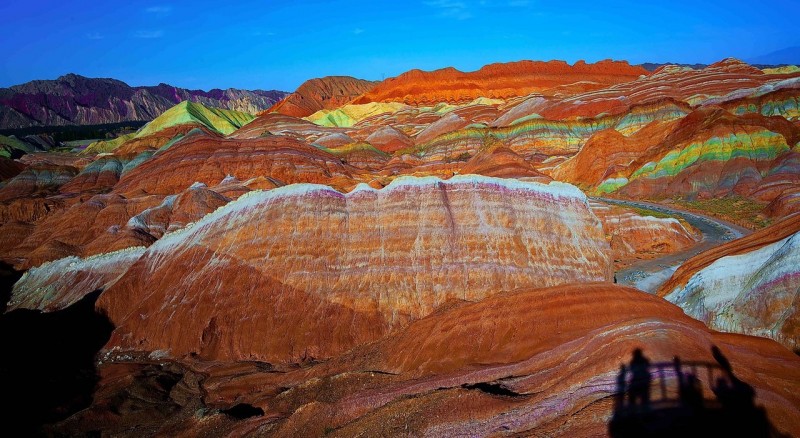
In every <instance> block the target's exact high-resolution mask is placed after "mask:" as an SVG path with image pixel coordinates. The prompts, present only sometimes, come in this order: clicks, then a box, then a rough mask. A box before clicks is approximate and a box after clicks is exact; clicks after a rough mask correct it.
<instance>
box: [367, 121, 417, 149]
mask: <svg viewBox="0 0 800 438" xmlns="http://www.w3.org/2000/svg"><path fill="white" fill-rule="evenodd" d="M366 141H367V143H369V144H371V145H373V146H375V147H376V148H378V149H380V150H382V151H383V152H387V153H390V154H391V153H392V152H397V151H399V150H401V149H406V148H408V147H409V146H412V145H413V144H414V140H412V139H411V138H409V137H408V136H407V135H405V134H404V133H402V132H400V131H398V130H397V129H395V128H393V127H391V126H385V127H383V128H380V129H378V130H376V131H375V132H373V133H372V134H370V135H369V136H368V137H367V139H366Z"/></svg>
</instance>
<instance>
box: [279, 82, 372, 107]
mask: <svg viewBox="0 0 800 438" xmlns="http://www.w3.org/2000/svg"><path fill="white" fill-rule="evenodd" d="M375 84H376V82H372V81H365V80H363V79H356V78H353V77H350V76H326V77H324V78H315V79H309V80H307V81H305V82H303V83H302V84H301V85H300V86H299V87H298V88H297V90H295V92H294V93H291V94H289V95H288V96H286V98H285V99H283V100H281V101H280V102H278V103H277V104H275V105H274V106H273V107H272V108H270V109H269V110H268V111H265V112H278V113H281V114H286V115H289V116H295V117H305V116H309V115H311V114H313V113H315V112H317V111H319V110H323V109H333V108H337V107H340V106H342V105H344V104H346V103H348V102H350V101H351V100H353V99H354V98H355V97H357V96H358V95H360V94H361V93H364V92H367V91H369V90H370V89H372V88H373V87H374V86H375Z"/></svg>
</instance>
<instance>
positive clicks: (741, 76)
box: [497, 58, 800, 126]
mask: <svg viewBox="0 0 800 438" xmlns="http://www.w3.org/2000/svg"><path fill="white" fill-rule="evenodd" d="M798 77H800V73H792V74H785V75H766V74H764V73H763V72H762V71H761V70H759V69H757V68H755V67H753V66H750V65H748V64H746V63H743V62H741V61H738V60H736V59H733V58H729V59H725V60H723V61H720V62H717V63H715V64H712V65H710V66H708V67H706V68H704V69H702V70H693V69H691V68H685V67H676V66H667V67H663V68H661V69H659V70H657V71H656V72H655V73H653V74H651V75H649V76H646V77H643V78H639V79H636V80H626V81H625V82H624V83H620V84H617V85H614V86H610V87H607V88H603V89H599V90H592V91H588V92H585V93H577V94H573V95H569V96H563V97H540V96H532V97H530V98H529V99H527V100H525V101H524V102H521V103H519V104H518V105H516V106H515V107H514V108H512V109H511V110H509V111H508V113H507V114H505V115H504V117H503V118H501V119H499V120H498V121H497V126H505V125H507V124H508V123H511V122H513V121H514V120H518V119H520V118H523V117H526V116H530V115H533V114H537V115H538V116H541V117H544V118H546V119H556V120H560V119H565V118H570V117H596V116H598V115H601V114H612V115H613V114H623V113H625V112H627V111H629V110H630V108H631V107H633V106H636V105H641V104H644V103H649V102H656V101H660V100H665V99H672V100H676V101H680V102H685V103H687V104H689V105H692V106H697V105H702V104H713V105H721V104H722V105H724V104H726V103H728V102H731V103H732V104H733V103H737V105H736V106H737V107H739V106H740V105H739V104H738V103H741V102H738V99H741V98H743V97H749V98H750V99H751V100H752V99H756V98H758V97H759V96H762V95H764V94H767V93H770V92H773V91H775V90H776V88H777V89H784V88H785V89H796V88H797V80H798ZM787 103H790V102H787ZM758 110H760V108H759V107H757V106H756V105H753V106H747V105H745V106H742V107H741V112H742V113H744V112H754V111H756V112H758Z"/></svg>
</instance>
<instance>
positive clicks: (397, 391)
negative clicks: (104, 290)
mask: <svg viewBox="0 0 800 438" xmlns="http://www.w3.org/2000/svg"><path fill="white" fill-rule="evenodd" d="M275 310H276V311H278V312H279V311H281V310H283V309H275ZM334 316H336V315H335V314H329V315H328V318H331V317H334ZM237 322H238V321H237ZM219 330H220V326H219V325H218V323H217V324H212V328H210V329H209V330H208V331H207V332H206V337H207V338H208V337H213V336H216V334H217V333H220V332H219ZM271 338H272V337H270V336H265V337H259V342H272V339H271ZM712 346H716V347H717V348H718V350H719V351H718V352H717V353H716V358H715V355H714V353H713V352H712ZM300 348H302V347H301V346H300ZM637 348H638V349H641V350H642V351H643V353H644V356H645V357H646V358H648V359H649V361H650V364H651V366H650V367H649V369H646V371H647V372H648V374H650V375H651V376H652V379H653V380H652V382H651V385H650V386H649V388H648V389H649V392H650V396H651V400H652V402H653V405H652V406H651V409H653V410H654V411H656V412H657V413H661V415H669V413H670V412H671V411H668V410H666V409H665V408H663V406H674V405H676V404H677V403H678V401H679V400H680V395H679V387H680V384H679V379H678V375H677V373H676V370H675V367H674V362H673V358H675V357H678V358H680V360H681V361H682V362H683V363H684V364H690V363H691V364H692V365H685V368H684V372H685V373H689V372H692V373H693V374H694V375H695V377H696V379H697V384H698V386H699V390H700V391H702V392H701V396H700V398H701V399H704V400H707V402H706V406H708V408H709V409H720V408H719V406H720V404H719V403H718V402H717V401H716V400H715V396H714V393H713V392H712V388H714V387H717V385H718V384H719V382H718V381H717V379H718V378H720V379H722V381H726V379H730V377H729V376H727V374H726V372H725V371H724V369H723V366H721V365H720V362H722V363H723V364H724V363H726V362H727V364H728V365H729V366H730V369H731V370H732V372H733V374H734V375H735V377H736V379H738V381H740V382H744V383H745V384H747V385H749V387H750V388H751V389H752V391H753V393H754V395H755V399H754V402H755V404H756V405H758V406H763V407H764V408H765V410H766V414H767V415H768V419H769V420H770V421H771V422H772V425H773V426H774V427H775V429H776V431H778V432H780V433H788V434H793V435H794V434H798V433H800V408H799V406H800V358H798V357H797V356H796V355H794V354H792V353H791V352H790V351H788V350H786V349H785V348H783V347H781V346H780V345H778V344H776V343H775V342H773V341H770V340H766V339H760V338H754V337H748V336H741V335H728V334H723V333H718V332H714V331H711V330H709V329H707V328H706V327H704V326H703V325H702V324H700V323H699V322H697V321H694V320H692V319H691V318H689V317H687V316H686V315H684V314H683V312H682V311H681V310H680V309H679V308H677V307H675V306H673V305H671V304H669V303H667V302H665V301H664V300H661V299H659V298H657V297H654V296H651V295H648V294H643V293H641V292H640V291H638V290H634V289H631V288H624V287H618V286H615V285H611V284H596V283H595V284H584V285H566V286H557V287H552V288H547V289H533V290H532V289H523V290H519V291H516V292H513V293H504V294H497V295H494V296H491V297H488V298H486V299H484V300H481V301H478V302H463V301H461V302H451V303H448V304H447V305H444V306H442V307H441V308H440V309H439V310H438V311H436V312H434V313H432V314H430V315H429V316H427V317H425V318H423V319H421V320H418V321H416V322H412V323H411V324H409V325H408V326H407V327H406V328H404V329H402V330H399V331H397V332H395V333H393V334H391V335H389V336H387V337H385V338H384V339H381V340H380V341H378V342H375V343H372V344H369V345H366V346H363V347H360V348H357V349H355V350H353V351H351V352H348V353H345V354H343V355H341V356H340V357H337V358H335V359H332V360H331V361H328V362H325V363H321V364H316V365H310V366H307V367H302V368H296V367H295V368H292V367H282V366H280V365H279V364H272V365H270V364H264V363H255V362H252V361H249V362H238V363H203V362H194V360H193V359H191V358H186V360H185V361H184V365H181V364H177V363H167V364H165V365H162V366H160V367H154V366H153V365H152V362H153V359H148V360H146V361H145V362H144V363H136V362H135V361H134V362H133V363H130V362H127V361H125V359H121V360H122V362H119V363H114V362H109V361H110V360H114V358H115V357H116V356H115V355H108V356H104V358H105V359H104V362H105V363H104V364H102V365H101V366H100V370H101V376H102V377H101V381H100V383H99V385H98V387H99V390H98V393H96V394H95V398H94V400H95V401H94V405H93V406H92V407H90V408H89V409H87V410H85V411H83V412H81V413H79V414H77V415H76V416H75V417H73V418H71V419H70V420H69V421H68V422H66V423H64V424H63V425H62V427H64V428H65V430H72V432H73V433H76V432H78V431H80V430H97V429H101V428H102V429H105V430H114V431H116V433H119V434H123V433H125V432H126V431H136V430H139V429H137V427H139V428H141V426H142V425H145V424H148V425H150V427H153V428H154V430H157V431H158V432H159V433H164V434H171V435H176V434H177V435H181V434H200V435H205V434H214V433H215V432H214V431H218V430H225V431H226V433H229V434H232V435H235V436H241V435H253V434H258V435H266V436H289V435H296V434H304V435H330V436H353V435H357V434H364V435H368V436H394V435H404V434H408V435H414V436H487V435H493V434H506V433H508V434H520V435H531V434H541V435H543V436H555V435H563V436H596V435H605V434H607V433H609V428H610V424H609V423H610V422H611V421H612V420H613V418H612V417H613V415H614V413H615V411H616V410H620V411H621V412H623V413H625V412H628V411H626V410H625V409H626V408H625V403H624V399H625V398H627V397H626V395H625V394H624V393H622V394H620V393H619V388H620V386H619V383H618V379H619V374H618V373H619V370H620V365H621V364H627V363H629V362H630V361H631V360H632V353H633V351H634V350H635V349H637ZM129 360H130V359H128V361H129ZM126 362H127V363H126ZM656 364H658V366H656ZM270 371H272V372H270ZM276 371H277V372H276ZM147 376H150V377H149V378H148V377H147ZM155 376H163V378H164V379H165V380H166V381H173V382H179V383H177V384H175V385H174V386H172V388H171V390H164V389H163V387H159V386H158V385H157V384H155V383H151V382H152V380H154V377H155ZM626 377H628V378H629V374H628V376H626ZM159 388H160V389H159ZM130 391H135V393H137V394H153V395H152V396H148V397H141V398H138V399H136V400H130V397H128V396H125V394H126V392H130ZM201 397H202V398H201ZM620 398H623V400H622V402H623V403H622V406H619V405H617V407H615V403H619V401H620ZM662 398H664V399H666V402H664V403H662V402H661V400H662ZM120 400H125V402H121V401H120ZM129 400H130V401H129ZM131 403H133V404H134V405H138V408H136V409H131ZM204 403H205V405H204ZM237 404H245V406H248V405H249V406H250V407H251V408H252V409H253V410H255V411H256V413H255V414H254V416H252V417H249V418H246V419H244V420H240V421H235V420H234V418H233V417H232V416H229V415H226V414H223V413H214V412H215V411H214V410H213V409H214V408H215V409H229V408H231V407H233V406H234V405H237ZM182 407H185V408H182ZM202 407H206V408H212V409H201V408H202ZM257 409H261V411H260V412H259V411H257ZM661 409H665V410H663V411H661ZM109 411H114V412H116V414H115V415H109V414H108V412H109ZM141 412H153V413H158V415H142V414H141ZM169 412H173V413H174V414H172V415H169V414H165V413H169ZM196 412H206V413H205V414H203V416H202V417H200V418H198V416H197V414H196ZM262 412H263V414H262ZM711 412H712V413H714V412H716V411H711ZM621 415H622V414H621ZM633 415H634V417H635V418H639V417H636V416H635V415H636V414H635V413H634V414H633ZM738 415H739V416H740V418H739V419H735V418H734V419H728V418H727V417H725V419H724V420H718V421H716V422H714V421H713V420H712V422H711V423H710V424H706V425H705V426H707V427H709V428H710V429H711V430H714V431H728V430H729V429H732V428H733V429H735V428H736V427H735V426H734V425H732V424H730V423H727V421H744V422H745V423H746V422H748V421H755V420H757V419H758V417H757V415H756V413H755V412H751V411H749V410H746V409H745V410H742V411H739V413H738ZM750 415H752V416H753V417H750ZM154 418H155V420H154ZM659 418H661V417H659ZM681 418H685V417H681ZM745 425H746V424H745ZM671 426H675V424H669V423H667V424H665V425H664V427H671ZM70 427H72V429H69V428H70ZM92 428H94V429H92ZM740 431H741V430H740ZM731 435H734V433H733V432H731Z"/></svg>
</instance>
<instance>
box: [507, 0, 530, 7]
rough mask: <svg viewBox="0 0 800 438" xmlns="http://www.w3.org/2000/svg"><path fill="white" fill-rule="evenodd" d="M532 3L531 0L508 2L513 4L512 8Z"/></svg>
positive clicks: (510, 4)
mask: <svg viewBox="0 0 800 438" xmlns="http://www.w3.org/2000/svg"><path fill="white" fill-rule="evenodd" d="M530 4H531V2H530V1H528V0H511V1H510V2H508V5H509V6H511V7H512V8H522V7H525V6H528V5H530Z"/></svg>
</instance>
